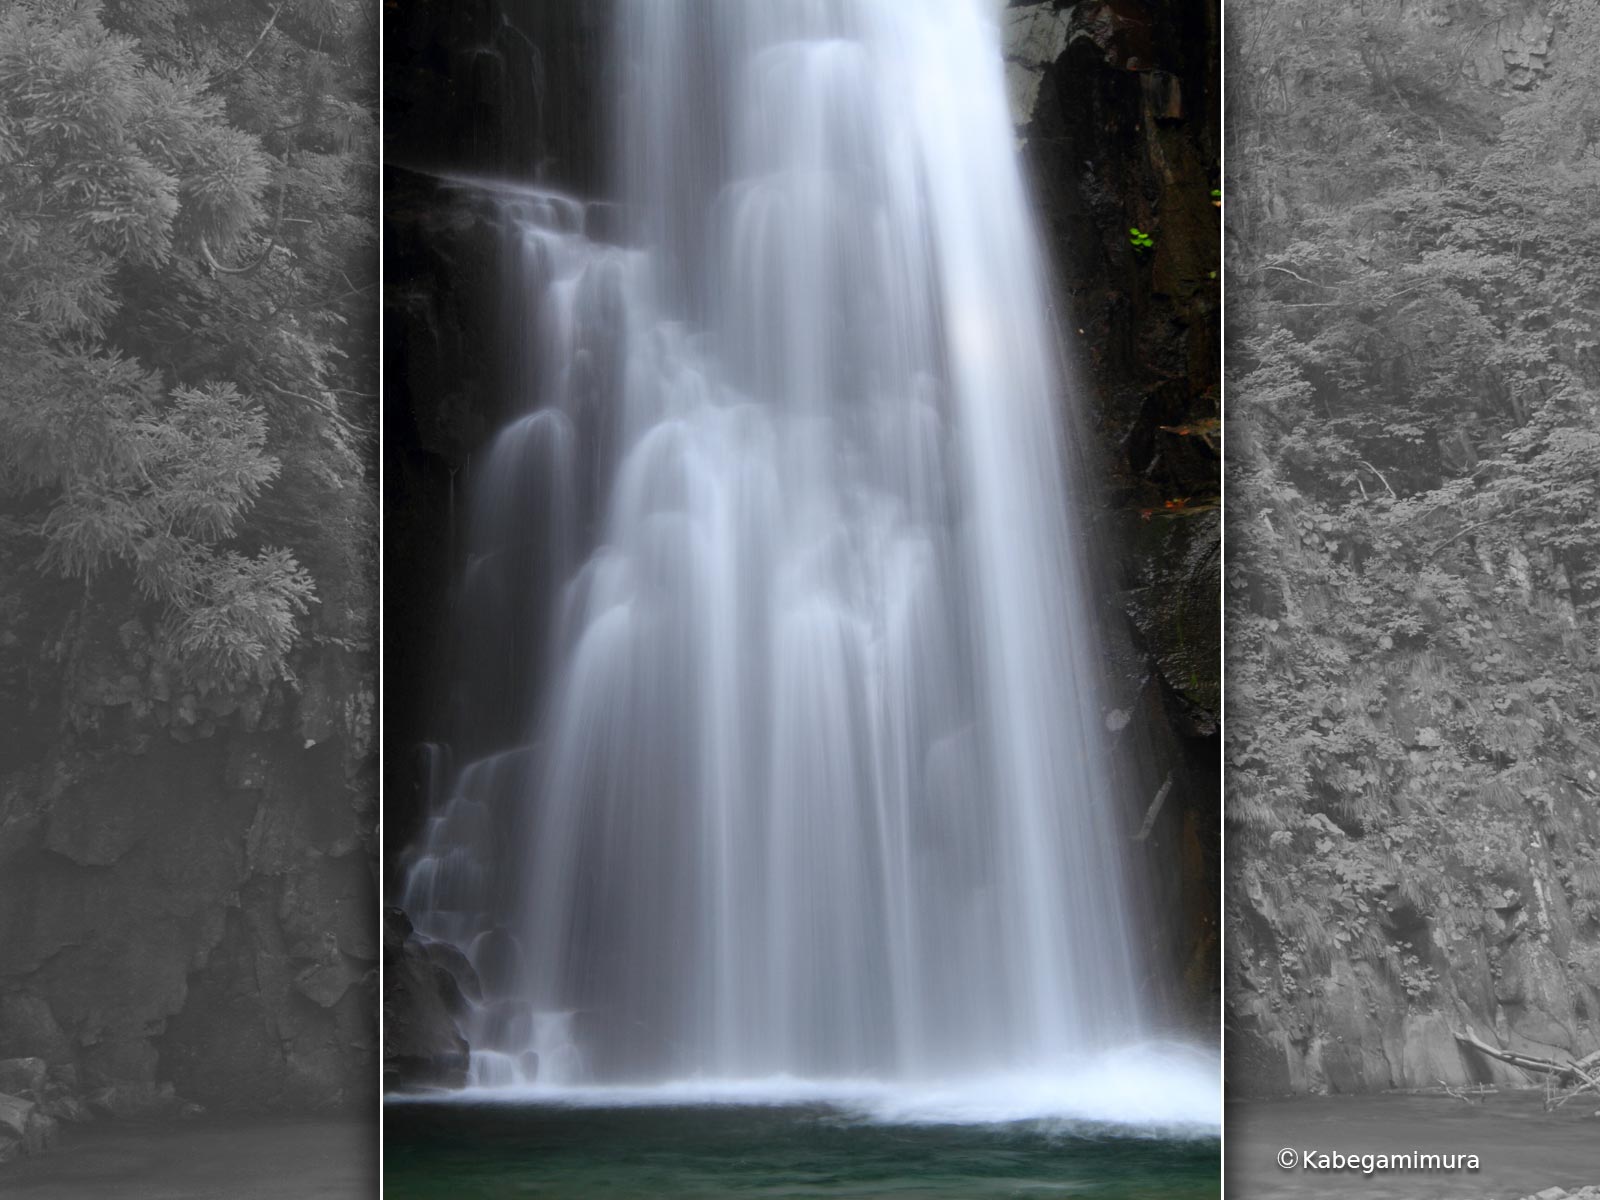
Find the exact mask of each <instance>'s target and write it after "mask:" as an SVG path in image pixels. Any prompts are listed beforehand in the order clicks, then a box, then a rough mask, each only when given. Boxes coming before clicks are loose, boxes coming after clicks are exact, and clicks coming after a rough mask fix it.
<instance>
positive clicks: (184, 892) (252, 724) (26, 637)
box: [0, 521, 378, 1148]
mask: <svg viewBox="0 0 1600 1200" xmlns="http://www.w3.org/2000/svg"><path fill="white" fill-rule="evenodd" d="M38 550H39V547H38V545H37V544H36V543H35V541H34V540H33V537H32V535H31V534H29V533H28V532H26V530H25V528H24V527H23V526H22V525H21V524H11V523H6V522H4V521H0V564H3V565H0V611H4V613H5V621H4V625H5V628H6V631H7V632H6V634H5V635H4V637H3V638H0V723H3V725H4V728H3V730H0V946H4V948H5V952H4V954H3V955H0V1059H4V1060H19V1061H20V1062H21V1063H23V1064H26V1065H25V1066H19V1065H17V1061H7V1062H4V1063H0V1093H7V1094H12V1095H20V1096H21V1097H22V1099H23V1100H24V1101H26V1102H27V1103H30V1104H32V1105H34V1106H35V1109H36V1111H37V1114H38V1115H39V1117H40V1118H41V1119H48V1120H50V1121H60V1120H67V1121H73V1120H80V1119H85V1118H87V1117H90V1116H95V1115H101V1116H150V1115H175V1114H177V1113H179V1112H181V1111H182V1110H183V1109H184V1107H185V1105H202V1106H204V1107H205V1108H207V1109H211V1110H230V1109H231V1110H247V1111H252V1110H253V1111H259V1110H268V1109H277V1110H289V1109H293V1110H305V1109H326V1108H335V1107H338V1108H344V1107H350V1106H361V1105H364V1104H367V1103H369V1102H370V1099H371V1087H370V1080H371V1067H372V1065H373V1060H374V1055H375V1049H376V1046H375V1043H376V1021H375V1011H376V967H377V959H378V951H377V939H376V930H375V924H376V922H375V918H374V914H375V912H376V887H375V862H376V859H375V853H374V851H375V846H374V830H375V826H376V817H377V813H376V797H375V794H374V792H375V789H374V788H373V786H372V785H373V778H374V776H373V761H372V760H373V751H374V747H373V716H374V713H373V709H374V704H373V688H372V682H371V679H370V670H371V660H370V656H367V655H361V654H356V653H353V652H350V651H346V650H343V649H340V648H338V643H339V641H340V640H341V639H342V638H343V637H344V636H345V635H346V634H348V633H349V632H350V630H349V629H348V628H347V627H346V622H349V621H352V620H354V619H355V617H354V615H353V613H352V611H351V609H350V608H349V607H347V606H346V605H345V604H343V603H341V602H340V601H341V599H342V597H341V596H340V593H339V591H338V590H337V588H336V587H335V586H333V585H332V582H331V581H329V586H328V587H327V588H326V589H325V590H324V605H323V606H322V608H324V609H326V610H330V611H328V612H327V613H326V615H324V614H322V613H319V614H318V615H317V616H316V617H315V618H314V620H315V622H316V628H315V629H314V630H313V631H312V633H313V636H312V637H311V638H310V639H308V643H309V646H310V648H308V649H307V650H305V651H302V652H301V653H300V654H299V655H298V657H297V659H296V661H295V667H296V672H297V675H298V682H297V683H296V684H295V685H293V686H288V685H282V684H279V685H274V686H272V687H270V688H262V687H256V686H251V687H246V688H241V689H240V690H238V691H235V692H232V693H228V694H221V693H210V694H197V693H195V692H193V691H190V690H186V689H184V688H183V687H181V686H179V685H178V684H177V683H176V682H175V679H176V678H177V676H176V673H175V672H173V671H172V670H171V669H170V667H169V664H167V663H166V662H164V661H163V659H162V657H161V655H160V654H159V652H158V651H157V650H156V648H155V647H156V641H155V639H154V638H153V637H152V636H151V634H150V626H149V624H148V621H149V620H153V619H154V617H155V616H156V615H158V614H155V615H152V616H151V617H149V618H145V617H141V616H137V615H130V613H133V614H136V613H138V612H139V608H138V605H137V603H136V602H134V601H132V600H130V598H129V597H130V595H131V589H130V588H128V586H127V584H126V581H125V580H120V579H118V578H116V577H115V576H102V577H101V578H99V579H97V580H96V582H95V585H94V588H93V590H92V591H89V592H86V591H85V590H84V589H83V588H82V586H81V585H78V584H75V583H64V582H58V581H54V580H51V579H49V578H46V577H42V576H41V575H40V574H39V573H38V571H37V570H36V563H37V558H38ZM41 1070H42V1074H41V1073H40V1072H41ZM19 1073H20V1074H19ZM19 1079H21V1080H22V1082H23V1083H24V1084H25V1085H26V1086H21V1087H18V1086H15V1085H17V1084H18V1080H19ZM19 1119H21V1118H19ZM30 1119H31V1118H30ZM13 1125H15V1122H13ZM24 1125H25V1126H26V1128H24V1130H23V1133H22V1134H20V1135H19V1138H18V1139H14V1140H17V1141H19V1144H22V1145H24V1146H26V1147H27V1148H38V1147H39V1146H41V1145H43V1144H44V1142H45V1141H47V1140H48V1135H47V1134H45V1133H40V1132H38V1129H47V1128H48V1127H47V1126H38V1127H37V1128H34V1126H37V1122H34V1125H32V1126H30V1125H27V1122H26V1121H24ZM30 1129H32V1130H33V1131H32V1132H29V1130H30Z"/></svg>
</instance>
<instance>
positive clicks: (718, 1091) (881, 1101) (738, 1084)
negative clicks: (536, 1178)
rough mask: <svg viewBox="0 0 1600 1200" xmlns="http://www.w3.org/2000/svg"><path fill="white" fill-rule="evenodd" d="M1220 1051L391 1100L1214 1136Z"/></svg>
mask: <svg viewBox="0 0 1600 1200" xmlns="http://www.w3.org/2000/svg"><path fill="white" fill-rule="evenodd" d="M1220 1076H1221V1064H1220V1061H1219V1056H1218V1054H1217V1052H1216V1051H1215V1050H1206V1049H1202V1048H1200V1047H1196V1046H1188V1045H1182V1044H1179V1043H1173V1042H1151V1043H1145V1044H1142V1045H1137V1046H1129V1047H1124V1048H1121V1049H1118V1050H1111V1051H1106V1052H1104V1053H1102V1054H1099V1055H1096V1056H1094V1057H1092V1058H1090V1059H1089V1060H1088V1061H1080V1062H1078V1063H1077V1064H1075V1065H1073V1066H1071V1067H1069V1068H1067V1069H1057V1070H1044V1069H1041V1070H1033V1071H1015V1072H1006V1073H1000V1074H991V1075H983V1076H974V1077H970V1078H962V1079H948V1080H927V1081H922V1082H901V1081H897V1082H887V1081H881V1080H871V1079H801V1078H796V1077H794V1076H788V1075H779V1076H773V1077H770V1078H765V1079H703V1078H695V1079H680V1080H671V1081H668V1082H664V1083H658V1084H647V1085H631V1086H630V1085H612V1086H599V1085H594V1086H560V1087H558V1086H549V1085H546V1086H540V1085H538V1084H533V1085H530V1086H527V1087H518V1088H508V1087H495V1088H472V1087H468V1088H463V1089H461V1090H459V1091H452V1092H442V1093H440V1092H436V1093H429V1094H426V1095H412V1096H399V1095H396V1096H391V1097H390V1098H389V1099H390V1100H391V1102H400V1103H405V1102H408V1101H409V1102H414V1101H422V1102H429V1103H438V1102H440V1101H447V1102H455V1103H461V1102H466V1103H477V1104H482V1103H493V1104H510V1105H549V1106H564V1107H582V1108H648V1107H662V1108H666V1107H688V1106H696V1105H705V1106H725V1107H730V1106H731V1107H739V1106H744V1107H791V1106H795V1105H817V1104H821V1105H828V1106H830V1107H833V1108H837V1109H839V1110H840V1111H841V1113H843V1114H845V1115H847V1116H854V1117H858V1118H860V1119H863V1120H866V1121H869V1122H872V1123H875V1124H883V1125H1013V1124H1021V1123H1047V1124H1048V1123H1085V1124H1091V1125H1098V1126H1116V1127H1121V1128H1123V1129H1125V1130H1127V1131H1129V1132H1138V1133H1145V1134H1150V1135H1156V1136H1167V1137H1215V1136H1217V1134H1218V1132H1219V1131H1220V1130H1221V1127H1222V1106H1221V1097H1220V1093H1219V1087H1218V1080H1219V1079H1220Z"/></svg>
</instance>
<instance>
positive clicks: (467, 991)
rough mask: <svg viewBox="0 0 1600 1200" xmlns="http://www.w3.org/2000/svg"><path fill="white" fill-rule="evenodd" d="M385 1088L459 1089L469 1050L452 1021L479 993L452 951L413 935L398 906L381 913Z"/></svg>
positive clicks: (465, 964) (468, 969) (472, 977)
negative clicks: (382, 930)
mask: <svg viewBox="0 0 1600 1200" xmlns="http://www.w3.org/2000/svg"><path fill="white" fill-rule="evenodd" d="M383 962H384V995H383V1019H384V1057H383V1078H384V1086H385V1088H387V1089H388V1090H391V1091H407V1090H416V1089H426V1088H435V1087H447V1088H448V1087H460V1086H461V1085H462V1084H464V1083H466V1081H467V1066H468V1055H469V1050H470V1048H469V1047H468V1045H467V1040H466V1038H464V1037H462V1036H461V1029H460V1027H459V1026H458V1024H457V1019H458V1018H459V1017H460V1016H461V1014H462V1013H463V1012H465V1011H466V1007H467V1004H468V1001H469V1000H471V999H476V998H477V997H478V996H480V995H481V994H482V993H481V989H480V987H479V984H478V979H477V977H476V975H475V974H474V973H473V970H472V966H471V964H470V963H468V962H467V960H466V958H465V957H464V956H463V955H462V954H461V953H460V952H459V951H457V950H455V949H454V948H453V947H449V946H445V945H441V944H438V943H429V942H427V941H425V940H424V939H422V938H420V937H418V936H417V935H416V933H415V932H413V930H412V928H411V923H410V922H409V921H408V920H407V919H406V916H405V914H404V913H403V912H401V911H400V910H399V909H398V908H390V909H388V910H387V911H386V912H385V914H384V936H383Z"/></svg>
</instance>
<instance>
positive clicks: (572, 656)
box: [402, 0, 1216, 1123]
mask: <svg viewBox="0 0 1600 1200" xmlns="http://www.w3.org/2000/svg"><path fill="white" fill-rule="evenodd" d="M620 7H621V10H622V11H621V12H620V14H619V18H618V27H617V36H616V42H615V47H614V53H615V56H616V58H615V62H614V64H613V65H614V68H615V71H616V78H617V79H618V81H619V88H620V91H621V95H622V99H623V102H622V105H621V115H620V130H619V138H618V144H619V151H620V154H619V157H620V162H621V167H622V172H621V178H622V181H623V186H622V199H621V202H620V203H619V204H617V205H614V206H607V207H605V208H604V209H603V210H601V209H600V208H598V207H597V206H595V205H591V204H587V203H584V202H580V201H578V200H575V199H571V198H568V197H564V196H561V195H556V194H553V193H550V192H546V191H541V190H538V189H535V188H524V187H516V186H510V185H501V186H499V187H498V188H496V189H495V190H494V192H493V194H494V195H495V196H496V197H497V198H498V201H497V202H498V203H499V204H500V205H501V207H502V211H503V212H504V214H505V217H506V224H507V227H508V229H510V230H511V234H510V236H509V240H508V243H507V246H506V251H505V255H506V261H505V263H504V274H505V275H506V277H507V280H508V283H507V285H506V292H505V301H504V307H505V311H506V312H507V313H508V314H510V317H511V320H510V323H509V326H508V328H509V329H510V335H509V337H508V342H509V343H510V345H511V347H512V349H511V353H512V354H513V355H514V357H515V359H516V363H515V367H514V369H513V370H512V371H511V373H510V374H511V378H512V380H513V383H514V396H513V401H514V403H513V407H514V408H515V409H516V410H517V412H516V415H515V416H514V417H513V418H512V419H510V420H509V421H508V422H507V423H506V425H505V426H504V427H503V428H502V429H501V430H500V431H499V433H498V435H497V436H496V438H495V439H494V442H493V445H492V447H491V448H490V449H489V450H488V451H487V453H486V456H485V457H483V458H482V459H481V460H480V462H479V463H478V464H477V465H476V469H475V471H474V473H473V474H474V477H475V478H474V482H473V485H472V497H471V505H472V508H471V513H470V530H471V533H470V538H471V544H470V548H469V555H468V559H469V561H468V566H467V568H466V573H465V577H464V579H463V580H462V582H461V586H460V592H459V606H458V607H459V612H460V619H461V633H460V637H459V640H458V642H457V646H458V654H457V658H458V670H457V676H456V685H455V691H454V693H453V703H454V714H455V724H456V726H457V727H458V729H459V730H460V731H461V732H460V734H459V735H458V736H457V737H456V738H455V739H454V741H453V743H452V745H451V747H450V750H449V751H448V752H447V751H444V750H442V749H441V750H439V751H438V752H437V755H438V756H437V760H436V771H435V774H436V777H437V778H438V779H439V780H440V781H441V782H440V790H439V794H438V795H437V796H436V798H435V801H434V804H433V816H432V818H431V820H430V822H429V824H428V827H427V829H426V832H425V834H424V836H423V838H422V840H421V843H420V844H419V847H418V848H417V850H416V851H415V852H414V854H413V856H412V858H411V860H410V863H409V865H408V868H407V873H406V877H405V882H404V889H403V892H404V894H403V901H402V902H403V904H404V906H405V908H406V910H407V911H408V913H410V914H411V916H412V919H413V921H414V922H415V924H416V927H417V929H418V930H419V932H420V933H422V934H423V935H424V936H426V937H429V938H432V939H435V940H438V941H443V942H447V943H450V944H452V945H454V946H455V947H457V948H459V949H460V950H461V951H462V952H463V953H464V954H466V955H467V956H468V957H469V958H470V959H471V960H472V961H473V963H474V965H475V967H476V969H477V973H478V975H479V977H480V979H481V982H482V996H481V999H477V1000H475V1002H474V1004H473V1008H472V1012H471V1013H470V1015H469V1017H468V1019H467V1027H466V1028H465V1030H464V1032H465V1034H466V1036H467V1038H468V1040H469V1041H470V1043H471V1046H472V1080H471V1082H472V1090H473V1093H474V1094H476V1095H480V1096H481V1095H492V1094H496V1093H500V1094H504V1095H507V1096H513V1095H515V1096H540V1095H545V1096H562V1097H583V1096H590V1097H593V1098H595V1100H596V1102H597V1103H600V1102H604V1103H629V1102H633V1101H636V1100H640V1099H648V1098H649V1097H651V1096H657V1097H664V1098H669V1099H673V1098H675V1099H677V1100H684V1099H694V1098H697V1097H700V1098H723V1099H730V1100H739V1099H750V1098H759V1097H763V1096H787V1097H790V1098H800V1099H806V1098H828V1097H832V1098H835V1099H840V1098H842V1099H843V1100H845V1101H847V1102H855V1103H858V1104H860V1105H861V1106H863V1107H866V1108H870V1109H872V1110H874V1111H875V1112H877V1113H879V1114H880V1115H885V1116H887V1117H890V1118H894V1117H895V1116H897V1115H898V1116H906V1115H908V1114H909V1115H910V1116H911V1117H915V1115H916V1114H917V1113H919V1112H932V1113H935V1114H943V1117H942V1118H941V1119H966V1118H967V1117H972V1118H973V1119H981V1118H982V1117H983V1116H984V1115H985V1114H988V1115H990V1116H998V1118H999V1119H1005V1118H1006V1117H1007V1116H1009V1115H1027V1114H1028V1113H1036V1112H1047V1111H1051V1110H1052V1109H1062V1110H1066V1111H1071V1112H1075V1113H1080V1114H1092V1115H1099V1116H1103V1117H1104V1119H1108V1120H1130V1121H1138V1120H1142V1119H1150V1120H1161V1121H1179V1122H1181V1121H1198V1122H1202V1123H1205V1122H1214V1120H1215V1117H1214V1110H1215V1087H1216V1084H1215V1074H1214V1072H1215V1062H1214V1059H1213V1060H1211V1062H1210V1064H1209V1066H1208V1065H1207V1063H1206V1061H1205V1059H1204V1058H1203V1056H1202V1057H1199V1058H1196V1057H1193V1056H1188V1057H1186V1056H1184V1055H1183V1054H1180V1053H1177V1052H1176V1051H1174V1052H1170V1053H1168V1052H1163V1051H1152V1050H1150V1049H1149V1048H1148V1047H1145V1048H1142V1049H1139V1048H1137V1047H1138V1046H1139V1043H1141V1042H1142V1041H1143V1040H1144V1039H1146V1038H1147V1037H1148V1036H1149V1032H1150V1027H1151V1026H1150V1022H1151V1016H1150V1014H1149V1013H1148V1012H1147V1003H1146V1000H1145V997H1144V996H1143V995H1142V993H1141V980H1143V979H1144V978H1145V977H1146V970H1147V966H1146V964H1143V963H1141V962H1140V961H1139V955H1138V952H1137V947H1138V945H1139V944H1140V943H1141V941H1142V940H1144V939H1143V937H1142V935H1141V931H1140V929H1139V924H1140V922H1139V918H1138V916H1137V914H1136V905H1135V901H1134V895H1135V892H1136V888H1135V886H1134V880H1132V879H1131V878H1130V874H1131V871H1132V866H1131V858H1130V849H1131V843H1130V839H1129V837H1128V830H1127V829H1126V828H1125V825H1124V821H1123V815H1122V814H1123V813H1124V811H1125V809H1126V805H1125V804H1124V803H1123V802H1122V801H1121V800H1120V799H1119V798H1118V797H1117V796H1116V795H1115V794H1114V787H1113V782H1112V771H1111V769H1110V764H1109V761H1108V759H1107V751H1106V748H1105V742H1106V734H1105V705H1104V702H1103V698H1102V694H1101V688H1100V683H1099V673H1100V669H1101V662H1102V659H1103V657H1104V654H1103V650H1102V648H1101V646H1100V644H1099V639H1098V635H1097V632H1096V628H1095V626H1096V622H1095V620H1094V619H1093V617H1092V613H1091V608H1092V604H1093V601H1092V599H1091V593H1092V591H1093V586H1092V580H1091V579H1090V578H1089V574H1090V572H1092V571H1093V570H1094V569H1095V563H1094V562H1093V556H1092V554H1091V553H1089V551H1088V550H1087V548H1086V545H1087V544H1086V539H1085V537H1084V526H1085V525H1086V521H1084V520H1083V519H1081V518H1080V517H1079V516H1078V515H1076V512H1077V509H1078V508H1079V507H1080V500H1079V490H1078V482H1077V481H1076V480H1075V479H1074V477H1073V473H1074V471H1075V469H1076V468H1075V467H1074V466H1073V464H1074V463H1075V462H1076V461H1077V456H1076V455H1075V453H1074V452H1073V448H1072V446H1071V445H1070V438H1069V428H1070V426H1071V424H1072V421H1071V419H1070V411H1069V410H1070V408H1071V406H1072V405H1073V404H1075V403H1076V400H1075V399H1074V396H1073V390H1072V388H1071V386H1070V385H1069V380H1068V378H1067V376H1065V375H1064V374H1063V373H1062V372H1061V371H1059V370H1058V366H1057V349H1056V341H1055V330H1054V329H1053V327H1052V324H1051V317H1050V311H1051V310H1050V305H1049V298H1048V288H1047V284H1046V280H1045V278H1044V274H1045V272H1044V268H1043V266H1042V258H1041V251H1040V247H1039V244H1038V241H1037V238H1036V235H1035V232H1034V228H1033V223H1032V218H1031V215H1030V211H1029V207H1028V200H1027V196H1026V192H1025V188H1024V185H1023V181H1022V178H1021V175H1020V172H1019V167H1018V163H1017V158H1016V151H1015V146H1014V139H1013V135H1012V126H1011V118H1010V114H1009V112H1008V109H1007V101H1006V90H1005V85H1004V78H1003V73H1002V61H1001V57H1000V53H999V47H998V35H997V31H996V29H995V26H994V24H993V21H994V13H993V11H992V10H993V9H994V8H995V6H994V5H993V4H992V3H988V2H985V0H784V2H782V3H749V2H747V0H624V2H623V3H622V4H621V6H620ZM602 215H603V216H605V218H606V219H605V220H604V221H603V222H602V221H601V220H600V216H602ZM602 227H603V228H602ZM602 233H603V236H602ZM1130 1047H1134V1049H1130Z"/></svg>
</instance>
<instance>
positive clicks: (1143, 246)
mask: <svg viewBox="0 0 1600 1200" xmlns="http://www.w3.org/2000/svg"><path fill="white" fill-rule="evenodd" d="M1128 244H1129V245H1130V246H1132V247H1133V249H1134V252H1135V253H1142V252H1143V251H1145V250H1149V249H1152V248H1153V247H1154V246H1155V244H1156V243H1155V239H1154V238H1152V237H1151V236H1150V235H1149V234H1148V233H1146V232H1145V231H1144V230H1142V229H1140V228H1139V227H1138V226H1137V225H1130V226H1128Z"/></svg>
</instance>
